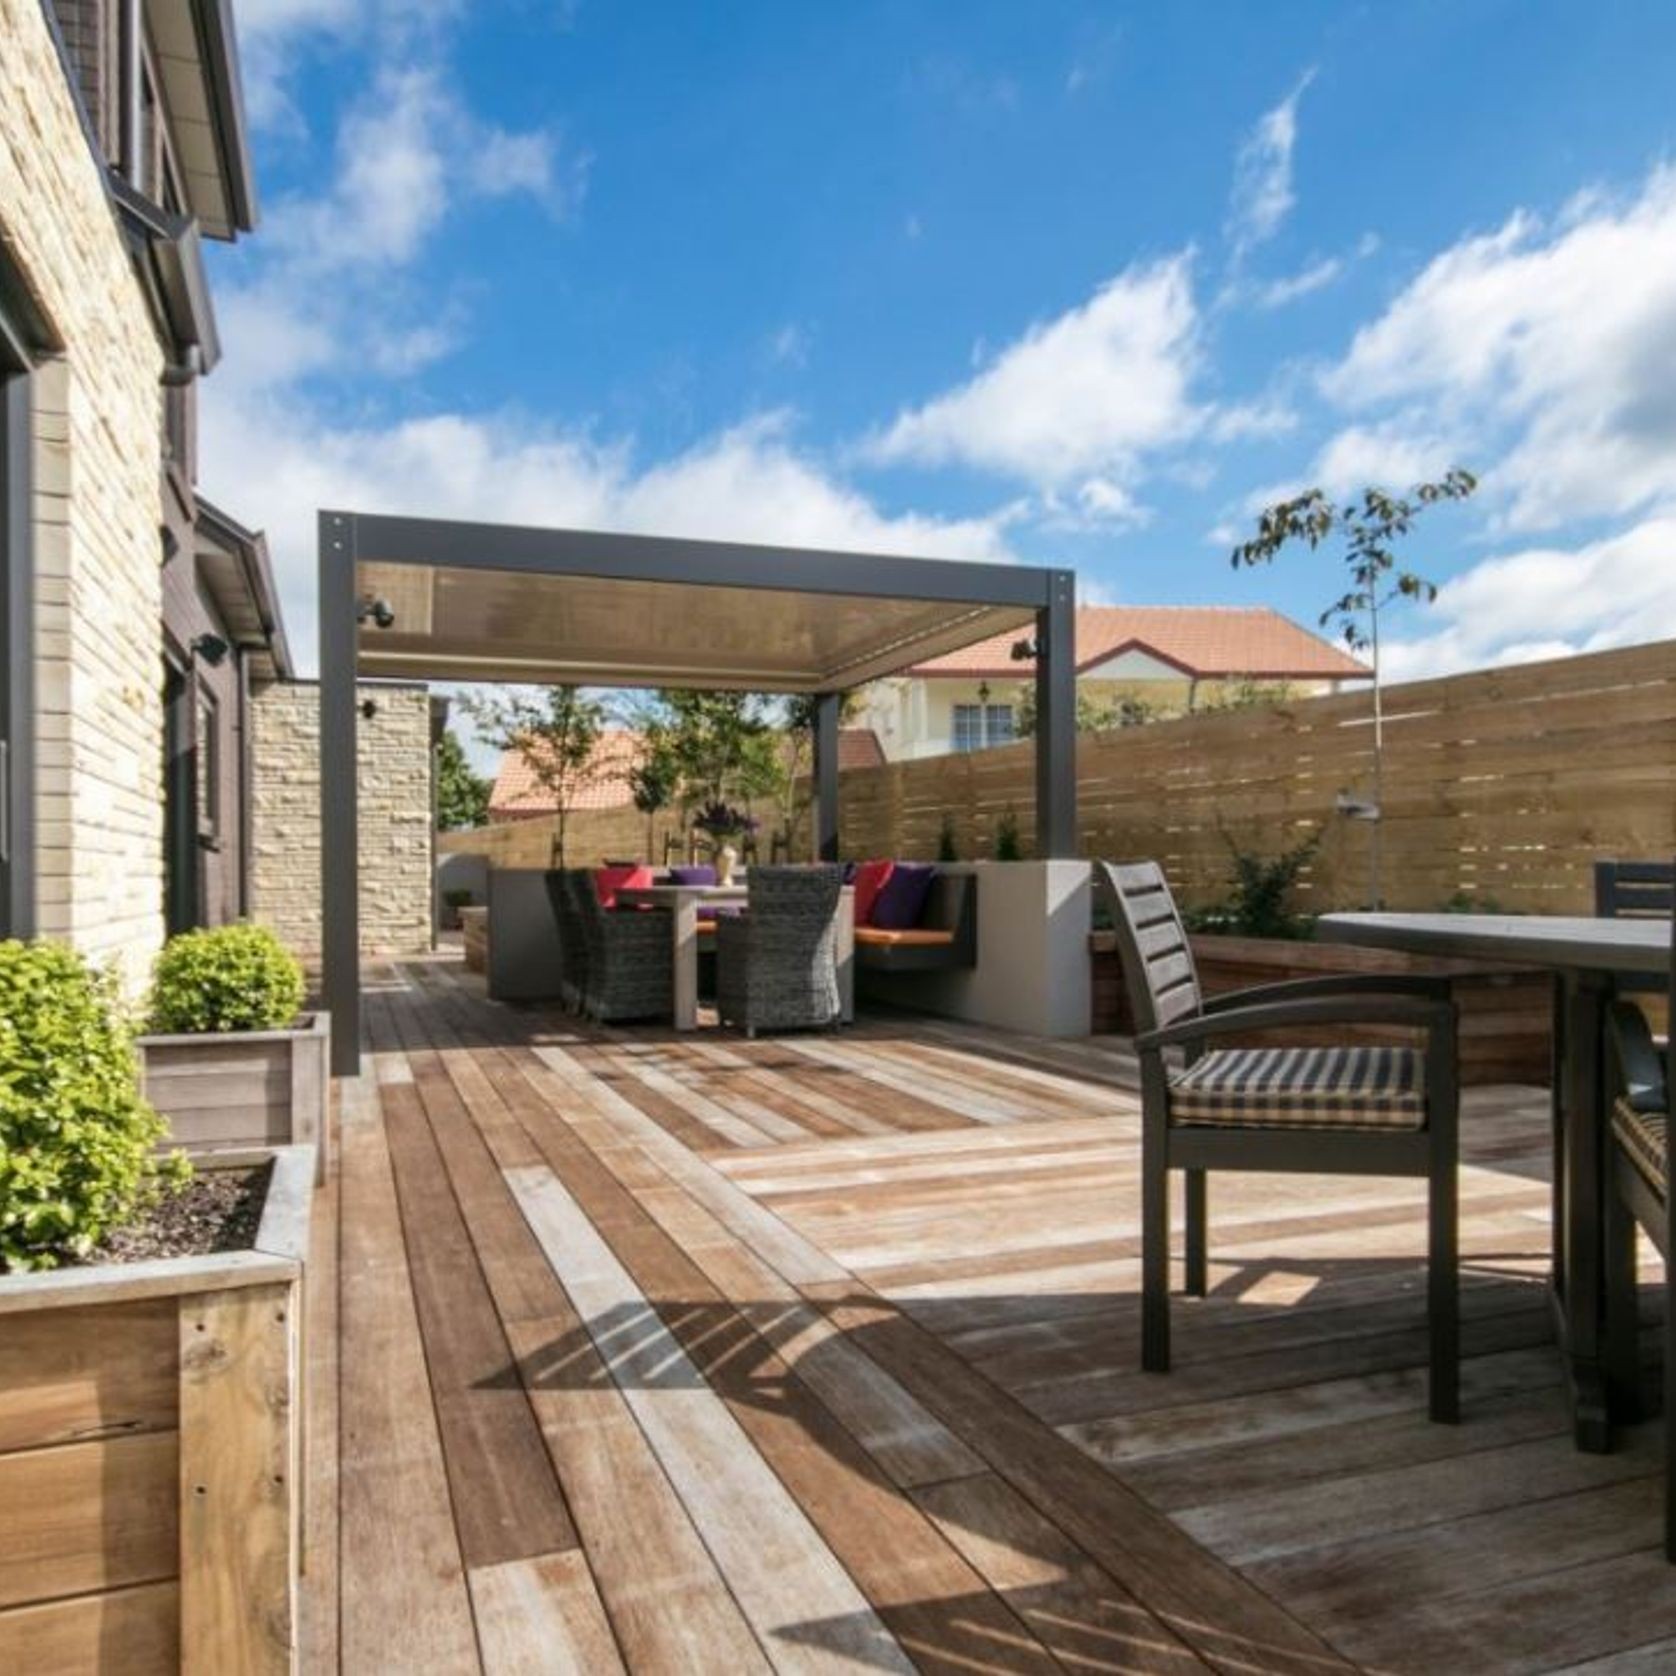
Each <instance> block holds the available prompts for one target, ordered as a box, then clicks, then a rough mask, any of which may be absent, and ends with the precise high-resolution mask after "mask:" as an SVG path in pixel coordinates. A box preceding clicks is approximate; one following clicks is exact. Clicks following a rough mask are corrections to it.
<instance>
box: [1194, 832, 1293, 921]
mask: <svg viewBox="0 0 1676 1676" xmlns="http://www.w3.org/2000/svg"><path fill="white" fill-rule="evenodd" d="M1223 836H1224V838H1227V834H1226V833H1224V834H1223ZM1321 837H1322V835H1321V833H1319V832H1314V833H1311V834H1310V836H1309V837H1308V838H1306V839H1305V840H1304V841H1303V842H1302V843H1301V844H1294V845H1293V846H1292V847H1291V848H1290V849H1288V850H1282V851H1281V852H1280V854H1279V855H1276V856H1263V855H1258V854H1257V853H1256V852H1255V851H1252V850H1242V849H1240V848H1239V846H1238V845H1237V844H1235V842H1234V841H1233V839H1232V838H1227V843H1228V848H1229V849H1230V850H1231V851H1232V852H1233V857H1234V871H1233V877H1232V880H1231V883H1232V886H1233V888H1232V890H1231V891H1230V892H1229V894H1228V896H1227V898H1226V899H1225V900H1224V901H1223V902H1221V903H1219V904H1218V905H1217V906H1216V907H1214V908H1198V909H1190V910H1189V911H1188V912H1187V913H1185V914H1184V915H1183V916H1182V917H1183V919H1184V920H1185V921H1186V922H1187V928H1188V929H1189V930H1190V931H1209V932H1215V933H1220V934H1221V935H1223V936H1226V937H1289V938H1294V939H1296V938H1307V937H1310V936H1312V935H1313V934H1314V922H1313V921H1311V920H1309V919H1306V918H1304V917H1303V916H1301V915H1299V914H1295V913H1294V912H1293V911H1292V891H1293V889H1294V888H1295V887H1296V885H1297V882H1298V880H1299V878H1300V877H1301V876H1302V874H1303V870H1304V869H1305V868H1306V867H1307V866H1308V865H1309V863H1310V861H1311V860H1312V859H1313V858H1314V855H1315V852H1316V851H1317V850H1318V849H1320V847H1321Z"/></svg>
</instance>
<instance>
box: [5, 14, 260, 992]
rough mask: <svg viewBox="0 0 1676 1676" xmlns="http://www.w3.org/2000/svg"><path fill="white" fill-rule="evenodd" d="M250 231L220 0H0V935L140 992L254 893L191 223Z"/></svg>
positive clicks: (250, 679)
mask: <svg viewBox="0 0 1676 1676" xmlns="http://www.w3.org/2000/svg"><path fill="white" fill-rule="evenodd" d="M255 224H256V192H255V185H254V182H253V179H252V174H251V168H250V162H249V157H248V153H247V147H246V138H245V124H244V118H243V114H242V94H241V88H240V78H239V67H238V54H237V49H236V45H235V41H234V36H233V26H232V7H231V0H44V3H43V0H0V465H3V469H0V644H3V646H4V667H5V673H4V681H3V683H0V689H3V690H0V835H3V837H4V840H5V841H4V842H3V843H0V935H26V934H29V933H32V932H38V933H40V934H43V935H50V936H55V937H62V938H65V939H67V940H68V941H70V942H71V943H73V944H75V945H76V946H78V947H80V948H81V949H83V950H84V951H85V952H86V953H88V954H89V955H91V956H93V957H95V958H97V959H100V960H108V961H112V962H114V963H115V964H116V965H117V967H118V969H119V970H120V971H121V972H122V973H123V974H124V976H125V977H126V978H127V979H128V980H129V981H130V982H137V981H138V979H139V978H140V976H141V974H143V972H144V970H145V968H146V966H147V964H148V963H149V959H150V956H151V954H152V952H153V951H154V950H155V949H156V947H157V946H158V944H159V942H160V941H161V939H162V937H163V935H164V933H165V930H166V929H170V928H179V927H183V926H187V925H192V924H199V923H205V922H213V921H216V920H223V919H227V918H231V917H234V916H236V915H238V914H241V913H244V912H246V911H247V910H248V909H249V907H250V892H251V853H252V842H251V837H250V825H251V820H252V797H251V761H250V739H251V734H252V731H253V730H252V726H251V717H250V706H251V697H252V694H253V693H254V692H256V691H258V690H260V689H263V688H264V687H271V686H272V685H274V684H276V683H281V682H283V681H284V680H285V678H286V677H287V676H288V675H289V674H290V672H291V670H290V657H289V653H288V652H287V649H286V643H285V634H284V629H283V626H282V624H281V621H280V614H279V608H278V603H277V600H276V597H275V593H274V586H273V578H272V574H271V571H270V569H269V565H268V561H267V556H266V552H265V549H264V546H263V542H262V538H261V536H260V535H258V534H256V533H255V532H253V531H250V530H247V529H245V528H243V527H242V526H241V525H240V524H239V523H238V522H237V521H236V519H235V518H233V517H230V516H228V515H227V514H226V513H224V512H221V511H219V510H218V509H216V508H214V507H212V506H210V505H208V504H207V503H206V502H204V501H203V500H201V499H200V498H199V496H198V494H197V487H196V480H197V393H198V381H199V379H201V378H203V377H204V376H206V375H207V374H209V373H210V372H211V371H212V370H213V369H214V367H215V364H216V361H217V359H218V357H219V355H220V342H219V339H218V336H217V330H216V321H215V314H214V310H213V308H212V306H211V302H210V296H209V288H208V285H207V282H206V277H205V270H204V255H203V248H202V241H203V240H204V239H206V238H207V239H218V240H224V241H231V240H234V239H236V238H238V237H239V236H240V235H242V234H244V233H248V232H250V231H251V230H252V229H253V228H254V226H255Z"/></svg>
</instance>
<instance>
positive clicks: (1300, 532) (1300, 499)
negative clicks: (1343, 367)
mask: <svg viewBox="0 0 1676 1676" xmlns="http://www.w3.org/2000/svg"><path fill="white" fill-rule="evenodd" d="M1477 487H1478V479H1477V478H1476V477H1474V476H1473V474H1472V473H1471V472H1470V471H1464V470H1462V469H1461V468H1460V467H1458V466H1457V467H1455V468H1454V469H1453V470H1450V471H1447V472H1445V473H1444V474H1443V476H1442V477H1440V478H1438V479H1437V480H1436V481H1435V482H1430V483H1417V484H1416V485H1415V486H1414V487H1413V488H1412V489H1410V490H1409V492H1408V493H1407V494H1406V495H1392V494H1388V493H1387V492H1386V491H1385V490H1383V489H1380V488H1375V487H1369V488H1366V489H1364V490H1363V491H1362V492H1361V494H1360V495H1359V496H1358V497H1357V498H1356V499H1354V500H1350V501H1346V502H1344V503H1342V504H1338V503H1335V502H1333V501H1332V500H1331V499H1329V498H1328V496H1327V495H1326V493H1325V492H1324V491H1323V490H1321V489H1309V490H1306V491H1305V492H1304V493H1303V494H1301V495H1294V496H1293V497H1292V498H1291V499H1290V500H1283V501H1279V502H1277V503H1276V504H1275V505H1273V506H1271V507H1269V508H1268V509H1267V510H1266V511H1265V512H1263V513H1262V514H1261V515H1260V516H1259V518H1258V520H1257V534H1256V535H1255V536H1254V537H1253V538H1252V539H1251V540H1250V541H1246V542H1242V543H1241V544H1240V545H1239V546H1238V547H1236V548H1235V549H1234V551H1233V554H1232V555H1231V561H1230V562H1231V563H1232V564H1233V566H1234V568H1235V569H1236V570H1241V569H1248V568H1251V567H1253V566H1255V565H1260V564H1269V563H1271V562H1272V561H1273V560H1274V559H1276V558H1278V557H1279V556H1280V554H1281V553H1282V552H1284V551H1285V550H1286V549H1287V548H1288V547H1294V546H1306V547H1309V548H1311V549H1314V548H1317V547H1320V546H1321V545H1322V543H1324V542H1327V541H1330V540H1333V539H1335V538H1336V539H1337V540H1339V541H1340V542H1341V543H1342V545H1343V552H1342V554H1341V557H1342V560H1343V563H1344V567H1345V569H1346V571H1347V572H1348V573H1349V583H1350V585H1349V586H1348V587H1347V588H1346V589H1345V591H1344V592H1343V593H1342V594H1340V595H1339V597H1338V598H1337V599H1336V600H1334V601H1333V603H1332V604H1331V605H1329V606H1328V607H1327V608H1326V610H1325V611H1323V612H1322V613H1321V616H1320V619H1319V622H1320V626H1321V627H1322V628H1335V629H1337V630H1338V632H1339V634H1340V637H1341V638H1342V639H1343V641H1344V643H1345V645H1346V646H1348V647H1349V648H1350V650H1351V651H1353V652H1365V653H1367V656H1368V665H1369V668H1370V669H1371V671H1372V674H1373V814H1372V826H1371V854H1370V872H1371V879H1372V896H1373V906H1375V907H1377V906H1378V905H1379V900H1380V887H1379V862H1380V856H1379V826H1380V819H1381V815H1382V813H1383V806H1384V791H1385V703H1384V693H1383V689H1382V686H1381V682H1380V668H1379V657H1380V613H1381V612H1382V611H1384V610H1385V609H1386V608H1387V607H1389V606H1391V605H1393V604H1396V603H1397V602H1398V601H1401V600H1413V601H1418V602H1420V603H1423V604H1430V603H1431V601H1432V600H1434V599H1436V598H1437V584H1436V583H1435V582H1433V581H1431V580H1430V579H1429V578H1428V577H1425V576H1423V575H1421V574H1420V573H1419V572H1418V571H1415V570H1409V569H1406V568H1404V567H1403V566H1401V565H1399V564H1398V562H1397V552H1396V549H1397V543H1398V542H1400V541H1401V540H1402V538H1403V537H1404V536H1406V535H1408V534H1409V532H1410V531H1411V530H1412V529H1413V527H1414V524H1415V522H1416V521H1417V520H1418V519H1419V518H1420V516H1421V515H1422V514H1423V513H1424V512H1425V511H1426V510H1427V509H1428V508H1430V507H1433V506H1436V505H1438V504H1439V503H1441V502H1446V501H1461V500H1465V499H1466V498H1467V497H1468V496H1469V495H1470V494H1471V493H1472V492H1473V490H1475V489H1476V488H1477Z"/></svg>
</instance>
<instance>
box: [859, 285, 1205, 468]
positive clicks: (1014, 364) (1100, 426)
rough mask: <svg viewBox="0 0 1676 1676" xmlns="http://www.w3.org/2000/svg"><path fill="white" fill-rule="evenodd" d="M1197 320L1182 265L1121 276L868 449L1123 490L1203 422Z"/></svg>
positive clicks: (897, 457)
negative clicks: (1159, 451) (1194, 397)
mask: <svg viewBox="0 0 1676 1676" xmlns="http://www.w3.org/2000/svg"><path fill="white" fill-rule="evenodd" d="M1197 326H1198V317H1197V311H1196V309H1195V307H1194V302H1193V290H1192V284H1191V279H1190V275H1189V263H1188V257H1187V256H1186V255H1179V256H1174V257H1171V258H1169V259H1167V260H1165V261H1160V262H1154V263H1151V264H1148V265H1136V266H1133V267H1130V268H1126V269H1125V270H1124V271H1123V272H1122V273H1120V274H1119V275H1117V277H1116V278H1115V279H1112V280H1109V281H1108V282H1107V283H1106V284H1105V285H1103V286H1101V287H1100V289H1099V290H1098V291H1097V292H1095V294H1094V295H1093V297H1091V298H1090V299H1089V301H1088V302H1086V303H1083V304H1080V305H1079V306H1078V307H1076V308H1073V309H1070V310H1068V311H1067V312H1066V313H1064V314H1062V315H1059V316H1058V317H1057V318H1056V319H1053V320H1049V321H1046V322H1043V323H1039V324H1037V325H1034V326H1032V327H1030V329H1029V330H1028V331H1026V332H1025V334H1024V336H1023V337H1021V338H1019V339H1018V340H1017V342H1015V343H1013V344H1012V345H1010V346H1009V347H1008V348H1007V349H1005V350H1003V351H1002V352H1001V353H1000V354H998V355H996V356H995V357H994V358H993V359H991V360H989V361H988V363H987V365H985V366H984V368H983V369H982V370H981V371H980V372H979V373H977V374H976V376H975V377H973V378H971V379H970V380H968V381H967V382H966V383H964V384H962V385H959V386H958V387H956V388H955V389H953V390H950V391H949V392H947V393H946V394H944V395H941V396H938V397H936V398H935V399H934V400H932V401H930V402H927V403H926V404H925V405H924V406H922V407H918V408H914V409H912V410H909V411H907V412H904V413H901V414H899V415H898V416H897V418H896V419H895V420H894V422H893V423H891V424H890V425H889V426H888V427H887V428H886V429H885V430H884V431H883V432H881V433H880V434H878V435H876V436H874V437H872V438H871V439H869V441H868V442H867V443H866V444H865V445H864V450H863V451H864V453H865V454H867V455H868V456H869V457H871V458H873V459H875V460H881V461H918V462H921V463H924V464H930V465H945V464H964V465H970V466H976V467H979V468H981V469H984V470H989V471H995V472H999V473H1002V474H1005V475H1007V476H1011V477H1015V478H1020V479H1023V480H1024V481H1026V482H1029V483H1032V484H1035V485H1038V486H1040V487H1044V488H1063V487H1066V486H1068V485H1070V484H1072V483H1073V482H1074V481H1075V480H1077V479H1079V478H1085V477H1095V476H1099V477H1108V478H1114V479H1117V480H1122V479H1124V478H1126V477H1128V476H1129V475H1131V474H1132V472H1133V471H1134V469H1135V466H1136V463H1137V461H1138V460H1139V458H1140V456H1141V455H1142V454H1143V453H1145V452H1146V451H1147V450H1149V449H1154V448H1157V447H1160V446H1162V445H1164V444H1167V443H1171V442H1175V441H1178V440H1180V439H1181V438H1183V437H1185V436H1187V435H1188V434H1190V433H1191V432H1192V431H1193V430H1194V429H1195V427H1196V426H1197V425H1198V423H1199V421H1200V414H1199V413H1198V411H1197V410H1196V409H1195V407H1194V405H1193V403H1192V402H1191V400H1190V399H1189V395H1188V382H1189V378H1190V375H1191V373H1192V370H1193V367H1194V365H1195V363H1196V360H1197V356H1198V333H1197Z"/></svg>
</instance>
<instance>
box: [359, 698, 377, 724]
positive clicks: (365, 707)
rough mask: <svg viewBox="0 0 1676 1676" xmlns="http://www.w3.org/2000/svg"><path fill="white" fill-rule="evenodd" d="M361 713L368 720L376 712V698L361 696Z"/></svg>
mask: <svg viewBox="0 0 1676 1676" xmlns="http://www.w3.org/2000/svg"><path fill="white" fill-rule="evenodd" d="M361 714H362V715H363V716H365V717H366V718H367V720H368V721H369V722H370V721H371V720H372V719H373V717H374V716H376V715H377V714H378V700H377V699H375V698H363V699H362V700H361Z"/></svg>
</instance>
